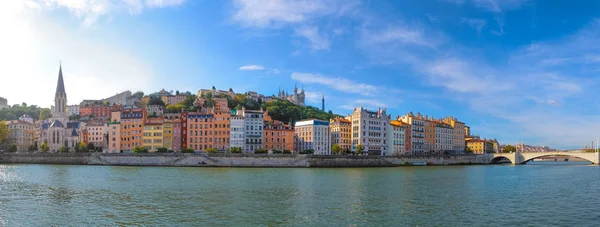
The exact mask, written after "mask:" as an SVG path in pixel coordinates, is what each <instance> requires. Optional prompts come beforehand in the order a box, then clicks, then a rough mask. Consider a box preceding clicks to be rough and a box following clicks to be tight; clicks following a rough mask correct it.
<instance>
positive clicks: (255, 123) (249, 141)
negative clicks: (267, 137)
mask: <svg viewBox="0 0 600 227" xmlns="http://www.w3.org/2000/svg"><path fill="white" fill-rule="evenodd" d="M242 116H244V137H245V138H244V139H245V140H246V141H245V142H246V143H245V146H244V153H246V152H250V153H254V151H256V150H258V149H261V148H263V129H264V124H265V122H264V116H263V111H262V110H246V109H245V108H242Z"/></svg>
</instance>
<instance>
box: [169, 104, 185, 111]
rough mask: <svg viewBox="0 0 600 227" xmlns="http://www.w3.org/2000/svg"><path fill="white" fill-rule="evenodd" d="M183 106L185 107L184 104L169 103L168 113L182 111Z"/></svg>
mask: <svg viewBox="0 0 600 227" xmlns="http://www.w3.org/2000/svg"><path fill="white" fill-rule="evenodd" d="M181 107H183V105H179V104H177V105H167V107H166V109H167V113H179V112H180V111H181Z"/></svg>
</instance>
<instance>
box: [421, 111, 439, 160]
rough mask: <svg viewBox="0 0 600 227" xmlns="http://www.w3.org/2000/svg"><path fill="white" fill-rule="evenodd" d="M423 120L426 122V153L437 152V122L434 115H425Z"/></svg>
mask: <svg viewBox="0 0 600 227" xmlns="http://www.w3.org/2000/svg"><path fill="white" fill-rule="evenodd" d="M423 122H424V123H425V127H424V129H425V145H424V146H425V153H426V154H434V153H435V126H436V125H437V122H435V120H433V117H428V116H427V115H425V116H424V120H423Z"/></svg>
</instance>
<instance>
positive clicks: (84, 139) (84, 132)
mask: <svg viewBox="0 0 600 227" xmlns="http://www.w3.org/2000/svg"><path fill="white" fill-rule="evenodd" d="M80 135H81V142H83V143H85V144H88V143H89V142H90V133H89V132H88V130H87V129H84V130H81V134H80Z"/></svg>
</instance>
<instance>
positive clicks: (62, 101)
mask: <svg viewBox="0 0 600 227" xmlns="http://www.w3.org/2000/svg"><path fill="white" fill-rule="evenodd" d="M67 116H68V115H67V93H66V92H65V82H64V80H63V74H62V64H60V66H59V68H58V82H57V84H56V93H55V94H54V109H53V110H52V117H55V118H66V117H67Z"/></svg>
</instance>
